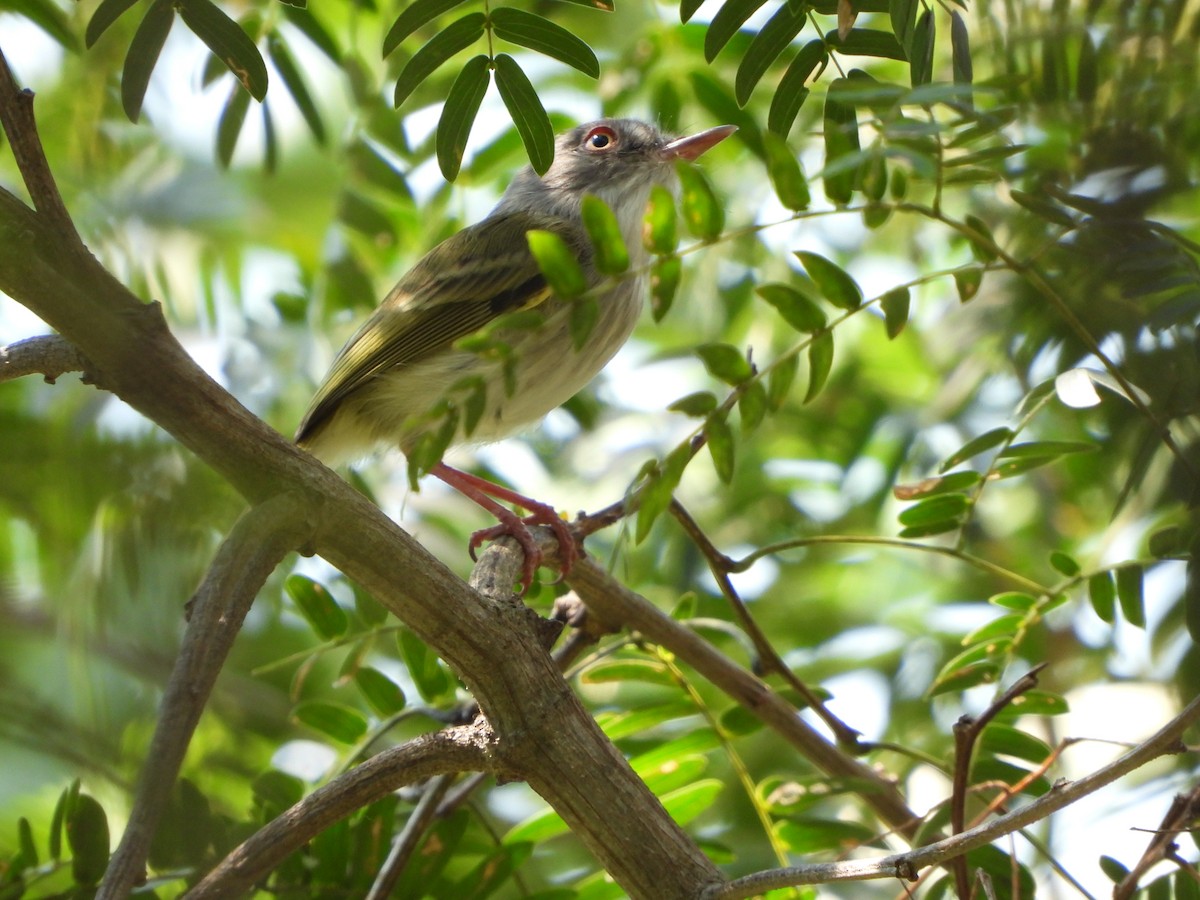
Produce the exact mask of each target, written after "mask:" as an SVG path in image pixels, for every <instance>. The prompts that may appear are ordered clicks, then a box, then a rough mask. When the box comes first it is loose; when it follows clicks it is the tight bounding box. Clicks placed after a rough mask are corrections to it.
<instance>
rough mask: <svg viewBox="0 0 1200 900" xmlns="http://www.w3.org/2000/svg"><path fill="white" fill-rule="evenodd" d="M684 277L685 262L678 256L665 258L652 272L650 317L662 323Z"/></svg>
mask: <svg viewBox="0 0 1200 900" xmlns="http://www.w3.org/2000/svg"><path fill="white" fill-rule="evenodd" d="M682 276H683V262H682V260H680V259H679V257H678V256H664V257H662V258H661V259H659V260H658V261H657V262H655V263H654V267H653V268H652V269H651V270H650V315H651V317H652V318H653V319H654V321H655V322H661V321H662V320H663V317H664V316H665V315H666V314H667V313H668V312H669V311H670V309H671V304H672V302H674V300H675V294H676V293H677V292H678V291H679V279H680V278H681V277H682Z"/></svg>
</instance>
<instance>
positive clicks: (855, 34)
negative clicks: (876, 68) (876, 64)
mask: <svg viewBox="0 0 1200 900" xmlns="http://www.w3.org/2000/svg"><path fill="white" fill-rule="evenodd" d="M825 42H826V44H827V46H828V47H829V49H830V50H836V51H837V52H838V53H842V54H844V55H846V56H873V57H875V58H876V59H898V60H900V61H901V62H904V61H905V60H907V59H908V56H907V55H906V54H905V52H904V48H903V47H901V46H900V42H899V41H897V40H896V38H895V36H894V35H892V34H889V33H888V32H886V31H876V30H874V29H872V28H851V29H850V31H849V33H848V34H847V35H846V37H845V38H841V37H838V33H837V31H830V32H827V33H826V35H825Z"/></svg>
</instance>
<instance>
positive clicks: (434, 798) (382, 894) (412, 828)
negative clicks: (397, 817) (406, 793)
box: [366, 774, 453, 900]
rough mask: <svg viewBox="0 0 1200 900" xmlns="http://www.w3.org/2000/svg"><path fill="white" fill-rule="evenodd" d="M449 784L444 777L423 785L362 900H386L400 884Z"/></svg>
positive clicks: (439, 776) (447, 778) (450, 777)
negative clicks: (414, 804) (398, 882)
mask: <svg viewBox="0 0 1200 900" xmlns="http://www.w3.org/2000/svg"><path fill="white" fill-rule="evenodd" d="M452 783H453V777H452V776H451V775H448V774H447V775H438V776H437V777H436V778H433V779H430V781H429V784H427V785H425V790H424V792H423V793H422V794H421V799H420V800H419V801H418V802H417V805H416V808H414V809H413V811H412V814H411V815H410V816H409V817H408V821H407V822H405V823H404V828H403V829H402V830H401V831H400V834H398V835H397V836H396V840H395V841H394V842H393V843H392V849H391V851H390V852H389V853H388V856H387V859H385V860H384V861H383V865H382V866H381V867H380V869H379V872H378V874H377V875H376V876H375V881H374V883H373V884H372V885H371V890H370V891H369V892H368V894H367V896H366V900H387V898H388V897H390V896H392V889H393V888H394V887H395V886H396V882H397V881H399V880H400V875H401V874H402V873H403V872H404V867H405V866H407V865H408V861H409V860H410V859H412V855H413V853H415V852H416V850H417V846H418V845H419V844H420V843H421V837H422V836H423V835H424V834H425V831H426V830H427V829H428V828H429V826H430V825H431V824H433V820H434V819H435V818H436V817H437V814H438V807H439V805H440V804H441V802H442V798H443V797H445V796H446V791H447V790H448V789H449V788H450V785H451V784H452Z"/></svg>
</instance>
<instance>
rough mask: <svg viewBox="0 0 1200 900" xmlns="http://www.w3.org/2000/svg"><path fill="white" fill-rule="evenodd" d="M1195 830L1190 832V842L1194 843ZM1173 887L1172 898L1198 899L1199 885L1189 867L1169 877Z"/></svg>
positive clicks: (1178, 899) (1182, 899)
mask: <svg viewBox="0 0 1200 900" xmlns="http://www.w3.org/2000/svg"><path fill="white" fill-rule="evenodd" d="M1195 841H1196V837H1195V832H1194V831H1193V832H1192V842H1193V843H1195ZM1171 885H1172V887H1173V888H1174V893H1173V895H1172V896H1173V897H1174V900H1200V885H1198V884H1196V877H1195V874H1194V873H1193V871H1192V870H1191V869H1180V870H1178V871H1177V872H1176V873H1175V874H1174V875H1173V876H1172V877H1171Z"/></svg>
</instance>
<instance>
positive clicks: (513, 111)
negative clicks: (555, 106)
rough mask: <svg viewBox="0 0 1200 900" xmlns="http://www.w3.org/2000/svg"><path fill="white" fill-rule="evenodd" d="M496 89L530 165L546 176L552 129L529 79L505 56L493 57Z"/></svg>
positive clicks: (552, 151) (552, 157)
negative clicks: (523, 146)
mask: <svg viewBox="0 0 1200 900" xmlns="http://www.w3.org/2000/svg"><path fill="white" fill-rule="evenodd" d="M496 87H498V88H499V89H500V99H502V100H503V101H504V106H505V108H506V109H507V110H508V114H509V115H510V116H511V117H512V120H513V124H514V125H516V126H517V133H518V134H520V135H521V142H522V143H523V144H524V145H525V152H526V153H527V154H529V164H530V165H531V166H533V170H534V171H535V172H537V173H538V174H539V175H545V174H546V170H547V169H549V168H550V164H551V163H552V162H554V126H552V125H551V124H550V117H549V116H548V115H546V109H545V107H543V106H542V101H541V100H539V99H538V95H537V91H535V90H534V88H533V85H532V84H531V83H530V81H529V78H528V77H527V76H526V75H525V73H524V72H523V71H522V70H521V67H520V66H519V65H517V61H516V60H515V59H513V58H512V57H511V56H509V55H508V54H506V53H501V54H500V55H499V56H497V57H496Z"/></svg>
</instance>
